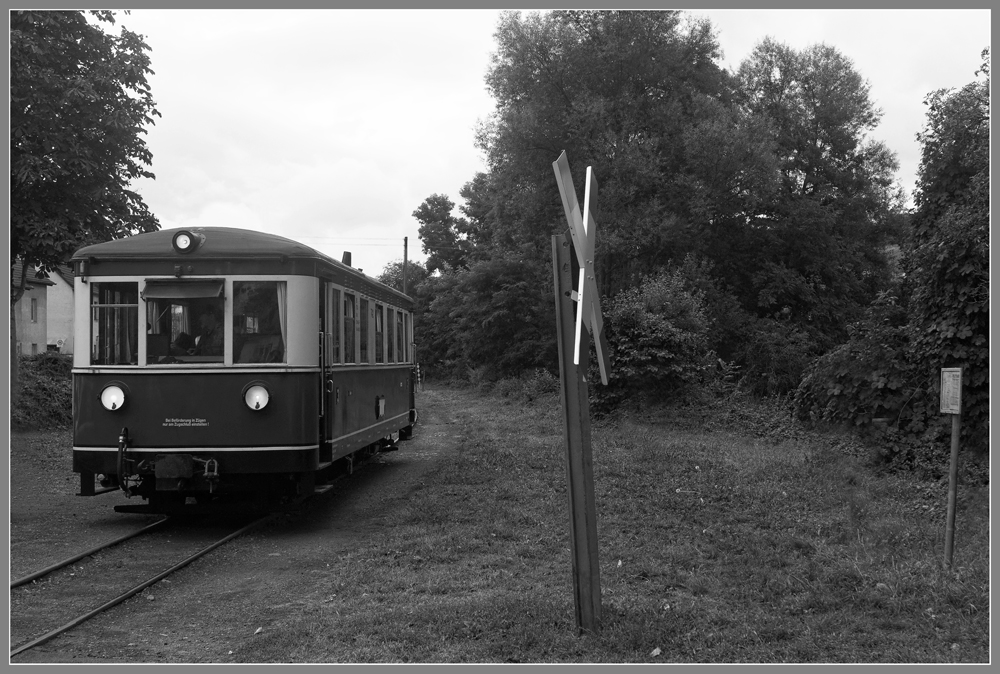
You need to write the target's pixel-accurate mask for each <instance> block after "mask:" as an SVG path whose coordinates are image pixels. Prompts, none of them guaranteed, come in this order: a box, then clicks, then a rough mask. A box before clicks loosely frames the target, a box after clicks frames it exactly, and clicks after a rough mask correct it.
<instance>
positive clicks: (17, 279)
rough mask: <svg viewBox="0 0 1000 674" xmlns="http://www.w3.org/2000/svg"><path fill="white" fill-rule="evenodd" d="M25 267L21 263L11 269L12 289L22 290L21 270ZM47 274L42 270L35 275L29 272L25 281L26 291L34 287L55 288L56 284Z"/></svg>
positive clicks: (15, 264)
mask: <svg viewBox="0 0 1000 674" xmlns="http://www.w3.org/2000/svg"><path fill="white" fill-rule="evenodd" d="M23 266H24V265H23V264H21V263H20V262H15V263H14V264H13V265H11V269H10V287H11V288H20V287H21V268H22V267H23ZM47 276H48V275H47V274H46V273H45V272H43V271H41V270H38V271H36V272H34V273H32V272H31V270H30V269H29V270H28V276H27V278H26V279H25V290H30V289H31V287H32V286H36V285H38V286H54V285H55V283H53V282H52V281H50V280H49V279H48V278H47Z"/></svg>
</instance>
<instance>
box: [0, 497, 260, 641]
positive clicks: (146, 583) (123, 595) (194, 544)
mask: <svg viewBox="0 0 1000 674" xmlns="http://www.w3.org/2000/svg"><path fill="white" fill-rule="evenodd" d="M278 514H279V513H272V514H268V515H265V516H263V517H259V518H257V519H254V520H253V521H251V522H249V523H246V524H243V525H242V526H240V527H239V528H238V529H237V530H236V531H232V532H230V533H228V534H227V535H225V536H223V537H222V538H218V536H217V535H215V536H212V537H211V542H210V543H208V544H205V542H204V541H200V542H198V541H190V540H189V541H186V543H187V548H188V551H189V554H187V555H186V556H185V557H184V558H183V559H182V560H181V561H179V562H172V563H169V562H168V563H169V566H168V567H167V568H166V569H162V566H161V567H160V568H161V569H162V570H159V571H155V572H153V573H152V575H147V576H146V577H144V578H143V579H142V580H141V581H139V582H137V583H136V582H135V580H134V579H133V580H132V581H130V582H131V583H135V584H134V585H132V587H130V588H129V589H127V590H125V591H124V592H120V591H118V590H114V591H113V592H115V591H118V594H117V595H116V596H115V597H114V598H113V599H110V600H108V601H105V602H104V603H102V604H100V605H99V606H97V607H95V608H90V609H86V610H82V611H81V612H77V613H75V615H73V616H72V617H70V618H69V619H68V620H66V618H65V615H63V617H60V618H57V619H56V621H55V622H56V623H58V624H57V626H55V627H51V624H50V625H49V626H47V627H46V628H44V629H45V630H46V631H45V632H44V633H43V634H41V635H40V636H32V637H29V638H28V640H26V641H24V640H22V643H21V644H20V645H18V646H17V647H14V648H12V649H11V651H10V657H11V658H13V657H15V656H16V655H18V654H20V653H23V652H24V651H27V650H29V649H32V648H34V647H36V646H39V645H41V644H43V643H45V642H47V641H49V640H50V639H52V638H54V637H56V636H58V635H60V634H63V633H64V632H68V631H69V630H71V629H73V628H74V627H76V626H77V625H80V624H81V623H83V622H85V621H87V620H89V619H90V618H93V617H94V616H96V615H99V614H100V613H102V612H104V611H106V610H108V609H110V608H112V607H114V606H117V605H118V604H121V603H122V602H124V601H125V600H127V599H129V598H131V597H133V596H135V595H137V594H139V593H140V592H142V591H143V590H145V589H146V588H148V587H150V586H152V585H154V584H155V583H157V582H159V581H161V580H163V579H164V578H166V577H167V576H169V575H171V574H172V573H174V572H176V571H179V570H180V569H182V568H184V567H185V566H187V565H188V564H190V563H191V562H193V561H195V560H196V559H199V558H200V557H203V556H205V555H207V554H208V553H209V552H211V551H212V550H215V549H216V548H218V547H219V546H221V545H224V544H226V543H228V542H229V541H231V540H232V539H234V538H237V537H238V536H241V535H243V534H245V533H247V532H249V531H251V530H252V529H255V528H256V527H259V526H261V525H263V524H265V523H266V522H268V521H270V520H272V519H273V518H275V517H276V516H277V515H278ZM168 520H169V518H166V519H163V520H159V521H157V522H154V523H153V524H151V525H148V526H146V527H144V528H142V529H140V530H137V531H135V532H132V533H131V534H128V535H126V536H122V537H119V538H117V539H115V540H113V541H109V542H107V543H104V544H102V545H99V546H97V547H95V548H92V549H90V550H87V551H85V552H82V553H79V554H77V555H73V556H72V557H70V558H67V559H65V560H63V561H61V562H58V563H56V564H53V565H51V566H48V567H46V568H45V569H41V570H39V571H36V572H35V573H32V574H28V575H27V576H24V577H23V578H20V579H18V580H16V581H13V582H12V583H11V591H12V592H14V591H15V588H18V587H23V586H25V585H28V584H29V583H32V581H37V580H38V579H39V578H42V577H45V576H48V575H50V574H55V572H57V571H59V570H61V569H65V568H66V567H69V566H70V565H71V564H73V563H74V562H76V561H79V560H81V559H83V558H85V557H88V556H91V555H95V554H97V553H98V552H101V551H104V550H108V549H110V548H112V547H115V546H118V545H119V544H120V543H122V542H124V541H126V540H130V539H135V538H137V537H139V536H140V535H142V534H146V533H149V532H151V531H152V530H154V529H158V530H160V533H164V531H165V530H166V531H169V528H165V527H162V526H161V525H164V524H165V523H166V522H167V521H168ZM229 528H231V527H229ZM178 533H181V537H183V536H184V532H177V531H175V532H174V535H176V534H178ZM188 537H189V538H198V537H197V536H190V535H189V536H188ZM202 538H203V537H202ZM167 542H168V543H169V542H170V539H169V538H168V539H167ZM191 548H194V552H190V549H191ZM119 565H120V566H121V565H123V562H119ZM147 573H148V572H147ZM69 575H71V576H72V575H75V574H69ZM59 581H62V582H59ZM74 582H75V583H81V582H82V583H87V582H88V579H86V578H80V579H77V580H76V581H74ZM56 584H58V585H59V586H60V587H59V588H47V587H44V586H43V587H41V588H39V587H38V585H37V584H36V583H35V584H32V585H30V587H31V588H32V589H34V590H35V593H34V594H35V595H36V596H35V597H32V598H31V599H29V600H27V601H22V602H19V603H20V604H22V606H21V607H17V606H16V605H15V601H14V599H15V598H14V597H13V596H12V597H11V641H12V642H13V641H14V638H15V631H20V632H30V633H31V634H32V635H36V634H37V633H38V632H39V631H42V630H41V629H38V627H37V625H38V624H39V623H40V621H39V619H38V617H37V616H38V614H42V615H43V616H44V617H45V618H48V617H49V611H48V610H46V609H45V608H42V609H39V608H38V607H37V603H38V602H40V603H42V604H45V599H46V597H43V596H41V595H46V594H54V595H56V596H55V597H54V598H52V600H51V601H50V603H58V602H62V601H64V600H65V599H66V597H67V595H68V594H73V593H81V592H82V594H83V595H84V596H83V597H82V598H81V597H80V596H79V594H76V595H75V600H74V601H70V602H68V603H70V604H74V605H76V604H80V603H82V602H83V601H86V600H87V599H89V596H87V592H86V588H76V587H74V588H72V589H69V590H67V589H66V588H65V587H64V586H65V585H67V581H66V578H65V574H56V576H54V580H53V585H56ZM70 585H72V583H70ZM53 589H54V592H48V590H53ZM27 591H28V590H22V591H20V592H27ZM22 599H23V598H22ZM23 604H30V605H31V608H33V609H34V610H33V611H27V613H30V614H31V617H29V618H28V619H26V620H24V621H22V622H24V623H27V624H22V625H21V626H20V628H19V629H17V630H15V625H16V623H17V622H18V620H17V619H18V610H17V609H18V608H23ZM75 610H76V609H74V612H75ZM52 612H53V613H56V614H57V615H58V614H59V612H58V611H56V610H53V611H52ZM24 613H25V612H24V611H22V614H24ZM63 620H65V622H63Z"/></svg>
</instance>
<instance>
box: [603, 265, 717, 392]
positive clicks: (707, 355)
mask: <svg viewBox="0 0 1000 674" xmlns="http://www.w3.org/2000/svg"><path fill="white" fill-rule="evenodd" d="M604 321H605V333H606V335H607V338H608V342H609V344H610V346H611V354H610V365H611V367H610V372H609V373H608V385H607V386H606V387H603V386H602V387H595V388H594V389H592V391H591V395H592V396H593V397H594V399H595V402H596V403H597V405H598V407H605V408H607V407H611V406H614V405H616V404H618V403H619V402H621V401H623V400H625V399H627V398H630V397H635V396H639V397H645V398H650V399H654V400H669V399H671V398H673V397H675V396H676V395H678V394H680V393H682V392H683V391H684V390H686V389H687V388H688V387H690V386H692V385H694V384H697V383H698V382H700V381H701V380H702V378H703V375H704V374H705V372H706V371H708V370H709V369H710V368H711V367H712V366H713V365H714V364H715V361H716V359H715V357H714V353H713V352H712V351H711V349H709V346H708V331H709V321H708V319H707V317H706V314H705V306H704V295H703V293H701V292H699V291H697V290H691V289H689V288H688V287H687V284H686V282H685V279H684V276H683V273H682V272H681V270H679V269H674V270H665V271H662V272H660V273H659V274H657V275H656V276H650V277H647V278H645V279H644V280H643V281H642V283H641V284H640V285H639V287H638V288H631V289H628V290H624V291H622V292H621V293H619V295H618V296H617V297H615V299H614V300H613V301H612V302H611V303H610V306H608V308H607V309H606V310H605V312H604Z"/></svg>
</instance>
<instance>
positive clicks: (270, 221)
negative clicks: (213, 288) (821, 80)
mask: <svg viewBox="0 0 1000 674" xmlns="http://www.w3.org/2000/svg"><path fill="white" fill-rule="evenodd" d="M692 13H693V14H697V15H703V16H708V17H709V18H710V20H711V21H712V23H713V24H714V25H715V26H716V28H717V30H718V35H719V42H720V44H721V46H722V49H723V51H724V52H725V53H724V59H723V62H722V64H721V65H722V66H723V67H727V68H730V69H736V68H738V66H739V64H740V62H741V61H742V60H743V59H744V58H745V57H746V56H747V55H748V54H749V53H750V51H751V50H752V49H753V47H754V45H755V44H756V43H757V42H758V41H759V40H761V39H762V38H764V37H765V36H767V35H770V36H772V37H774V38H776V39H777V40H779V41H781V42H784V43H786V44H788V45H789V46H791V47H794V48H796V49H801V48H803V47H806V46H808V45H810V44H815V43H817V42H825V43H827V44H830V45H833V46H835V47H837V48H838V49H839V50H840V51H841V52H842V53H843V54H844V55H845V56H847V57H848V58H850V59H852V60H853V61H854V64H855V67H856V68H857V70H858V71H859V72H860V73H861V75H862V76H863V77H864V78H866V79H867V80H868V81H869V82H870V84H871V96H872V98H873V99H874V102H875V104H876V105H877V106H878V107H880V108H881V109H882V110H883V111H884V116H883V118H882V123H881V125H880V126H879V127H878V128H877V129H876V130H875V132H874V133H873V134H872V135H873V137H874V138H875V139H878V140H882V141H884V142H885V143H886V144H887V145H888V146H889V147H890V148H891V149H892V150H893V151H894V152H896V154H897V157H898V158H899V161H900V164H901V170H900V172H899V174H898V180H899V183H900V184H901V185H902V187H903V188H904V190H905V191H906V192H907V194H908V195H909V193H910V192H912V189H913V184H914V181H915V179H916V178H915V176H916V169H917V165H918V162H919V146H918V145H917V142H916V140H915V134H916V133H917V132H918V131H919V130H920V129H921V126H922V124H923V120H924V113H925V107H924V105H923V99H924V97H925V95H926V94H927V93H929V92H931V91H933V90H936V89H939V88H947V87H961V86H963V85H964V84H967V83H968V82H971V81H973V79H974V73H975V71H976V69H977V68H978V67H979V64H980V62H981V59H980V52H981V51H982V49H983V48H984V47H986V46H988V45H989V42H990V13H989V11H988V10H716V11H705V10H694V11H692ZM497 16H498V12H496V11H492V10H405V11H404V10H368V11H359V10H134V11H133V12H132V13H131V15H128V16H124V15H121V14H119V19H118V22H119V25H124V26H125V27H126V28H128V29H129V30H132V31H134V32H137V33H140V34H142V35H144V36H145V37H146V43H147V44H148V45H149V46H150V47H151V50H152V51H151V58H152V69H153V70H154V71H155V73H156V74H155V75H153V76H151V77H150V78H149V81H150V85H151V87H152V91H153V96H154V99H155V100H156V103H157V109H158V110H159V111H160V113H161V114H162V118H157V119H156V125H155V127H152V128H150V131H149V134H148V135H147V137H146V142H147V144H148V146H149V148H150V150H151V151H152V153H153V166H152V170H153V172H154V173H155V174H156V180H155V181H148V180H144V181H142V182H140V183H138V184H137V185H136V187H137V188H138V190H139V191H140V192H141V193H142V195H143V197H144V199H145V201H146V203H147V204H148V205H149V207H150V208H151V210H152V211H153V212H154V213H155V214H156V216H157V217H158V218H159V220H160V224H161V225H162V227H163V228H164V229H168V228H175V227H197V226H213V225H215V226H229V227H244V228H248V229H254V230H259V231H265V232H272V233H275V234H280V235H282V236H287V237H289V238H292V239H296V240H299V241H301V242H303V243H306V244H308V245H311V246H312V247H314V248H316V249H317V250H320V251H322V252H324V253H326V254H328V255H330V256H332V257H335V258H337V259H340V257H341V254H342V252H343V251H344V250H350V251H352V253H353V261H354V266H356V267H361V268H363V269H364V270H365V272H366V273H368V274H369V275H371V276H377V275H378V274H379V273H380V272H381V271H382V269H383V268H384V267H385V265H386V264H387V263H389V262H391V261H393V260H399V259H402V257H403V237H409V257H410V259H411V260H423V259H424V258H425V256H424V254H423V253H422V251H421V249H420V241H419V239H418V238H417V227H418V225H417V222H416V221H415V220H414V219H413V217H412V213H413V211H414V210H415V209H416V208H417V207H418V206H419V205H420V204H421V203H422V202H423V201H424V199H426V198H427V197H428V196H430V195H431V194H434V193H441V194H446V195H448V196H449V197H450V198H451V199H452V200H453V201H455V202H456V204H457V203H459V202H460V197H459V194H458V191H459V189H460V188H461V187H462V185H464V184H465V183H466V182H468V181H469V180H471V179H472V178H473V176H474V175H475V173H476V171H482V170H484V168H485V167H484V164H483V160H482V156H481V154H480V152H479V151H478V150H476V148H475V146H474V139H475V128H476V124H477V122H478V121H480V120H485V119H486V118H487V117H488V115H489V114H490V113H491V112H492V110H493V101H492V99H491V98H490V97H489V95H488V94H487V92H486V89H485V84H484V76H485V74H486V70H487V68H488V66H489V61H490V54H491V53H492V51H493V49H494V42H493V32H494V30H495V28H496V23H497ZM554 159H555V158H554V157H553V160H554ZM570 160H571V161H572V158H570ZM580 169H581V170H582V167H580Z"/></svg>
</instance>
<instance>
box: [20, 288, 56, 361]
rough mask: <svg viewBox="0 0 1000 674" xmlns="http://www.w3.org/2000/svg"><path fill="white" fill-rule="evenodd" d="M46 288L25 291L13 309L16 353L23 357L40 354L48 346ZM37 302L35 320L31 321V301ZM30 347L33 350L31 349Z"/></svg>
mask: <svg viewBox="0 0 1000 674" xmlns="http://www.w3.org/2000/svg"><path fill="white" fill-rule="evenodd" d="M45 290H46V286H43V285H38V286H35V287H34V288H32V289H31V290H25V291H24V295H22V296H21V299H20V301H19V302H18V303H17V305H16V306H15V307H14V311H15V313H16V314H17V335H16V336H17V351H18V353H21V354H23V355H25V356H30V355H31V354H32V353H33V352H34V353H42V352H43V351H45V349H46V346H47V344H48V337H47V335H46V332H47V330H46V327H45V326H46V315H47V313H48V311H47V308H46V301H45V298H46V292H45ZM32 299H34V300H35V301H36V302H37V311H36V314H35V320H34V321H32V320H31V300H32ZM32 345H35V348H34V349H32Z"/></svg>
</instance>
